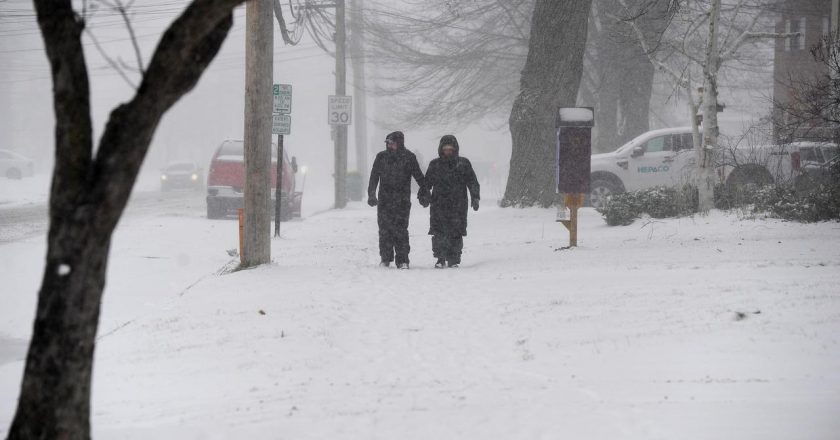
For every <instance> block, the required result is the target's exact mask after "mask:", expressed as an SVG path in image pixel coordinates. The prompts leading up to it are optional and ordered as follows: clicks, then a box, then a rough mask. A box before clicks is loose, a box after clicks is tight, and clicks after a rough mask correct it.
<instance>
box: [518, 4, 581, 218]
mask: <svg viewBox="0 0 840 440" xmlns="http://www.w3.org/2000/svg"><path fill="white" fill-rule="evenodd" d="M591 6H592V1H591V0H576V1H569V0H567V1H555V0H537V2H536V5H535V7H534V15H533V18H532V20H531V36H530V41H529V44H528V58H527V60H526V62H525V69H524V70H523V71H522V77H521V78H520V86H519V89H520V91H519V95H518V96H517V97H516V100H515V101H514V103H513V108H512V110H511V112H510V119H509V123H510V133H511V139H512V141H513V148H512V153H511V158H510V174H509V175H508V183H507V188H506V189H505V197H504V200H503V201H502V204H503V205H504V206H512V205H518V206H532V205H535V204H538V205H540V206H550V205H551V204H552V203H553V202H554V199H555V195H554V193H555V188H554V172H555V171H554V167H555V165H554V148H555V139H554V133H555V128H554V123H555V118H554V116H555V114H556V112H557V109H558V108H559V107H564V106H565V107H572V106H574V105H575V98H576V97H577V94H578V87H579V86H580V79H581V73H582V71H583V54H584V50H585V48H586V31H587V18H588V17H589V10H590V8H591Z"/></svg>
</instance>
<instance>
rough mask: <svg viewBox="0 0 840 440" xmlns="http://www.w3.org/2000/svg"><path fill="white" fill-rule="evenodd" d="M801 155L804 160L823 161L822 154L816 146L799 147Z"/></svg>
mask: <svg viewBox="0 0 840 440" xmlns="http://www.w3.org/2000/svg"><path fill="white" fill-rule="evenodd" d="M799 156H800V157H801V158H802V161H803V162H817V163H822V157H820V156H822V155H821V154H819V152H818V151H817V149H816V148H814V147H801V148H800V149H799Z"/></svg>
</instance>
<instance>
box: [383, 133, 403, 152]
mask: <svg viewBox="0 0 840 440" xmlns="http://www.w3.org/2000/svg"><path fill="white" fill-rule="evenodd" d="M385 140H386V141H394V142H396V143H397V148H405V135H404V134H403V132H401V131H394V132H391V133H388V136H385Z"/></svg>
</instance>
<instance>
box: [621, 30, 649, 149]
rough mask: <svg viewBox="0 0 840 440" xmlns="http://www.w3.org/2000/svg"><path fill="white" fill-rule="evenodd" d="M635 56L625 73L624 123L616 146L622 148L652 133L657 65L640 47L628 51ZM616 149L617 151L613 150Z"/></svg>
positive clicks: (622, 108)
mask: <svg viewBox="0 0 840 440" xmlns="http://www.w3.org/2000/svg"><path fill="white" fill-rule="evenodd" d="M626 49H627V50H628V51H630V52H631V53H632V54H634V55H633V56H632V57H630V58H628V59H627V62H626V63H625V64H624V66H621V71H623V72H625V73H626V75H625V76H623V77H622V81H621V82H622V86H621V88H620V98H619V114H620V121H621V122H620V123H619V127H618V134H617V135H616V145H615V147H616V148H617V147H619V146H621V145H624V144H625V143H627V142H629V141H630V140H631V139H633V138H634V137H636V136H638V135H640V134H642V133H644V132H646V131H648V130H650V96H651V94H652V93H653V74H654V69H653V65H652V64H651V63H650V62H649V61H648V60H647V55H645V54H644V53H643V52H642V48H641V47H640V46H639V45H638V44H637V45H635V46H633V47H626ZM613 149H615V148H613Z"/></svg>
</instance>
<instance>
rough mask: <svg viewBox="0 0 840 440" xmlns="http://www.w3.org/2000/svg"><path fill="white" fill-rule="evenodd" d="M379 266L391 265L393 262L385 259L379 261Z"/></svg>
mask: <svg viewBox="0 0 840 440" xmlns="http://www.w3.org/2000/svg"><path fill="white" fill-rule="evenodd" d="M379 267H391V262H390V261H383V262H381V263H379Z"/></svg>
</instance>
